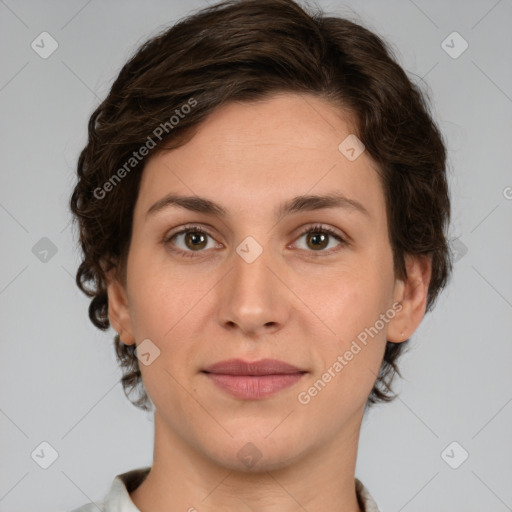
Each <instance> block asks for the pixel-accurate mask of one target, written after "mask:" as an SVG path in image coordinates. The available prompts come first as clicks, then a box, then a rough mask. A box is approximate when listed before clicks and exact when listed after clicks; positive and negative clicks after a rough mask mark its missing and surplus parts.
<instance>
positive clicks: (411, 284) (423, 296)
mask: <svg viewBox="0 0 512 512" xmlns="http://www.w3.org/2000/svg"><path fill="white" fill-rule="evenodd" d="M405 261H406V269H407V278H406V279H405V280H403V281H402V280H397V283H396V286H395V294H394V300H395V301H397V302H399V303H400V304H401V305H402V308H401V310H400V311H399V312H398V314H397V315H395V317H394V318H393V319H392V320H391V321H390V322H389V324H388V330H387V340H388V341H390V342H392V343H401V342H403V341H405V340H407V339H409V338H410V337H411V336H412V334H413V333H414V331H415V330H416V329H417V328H418V326H419V325H420V323H421V321H422V320H423V317H424V316H425V312H426V309H427V298H428V288H429V284H430V278H431V275H432V256H431V255H406V257H405Z"/></svg>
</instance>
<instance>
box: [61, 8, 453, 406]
mask: <svg viewBox="0 0 512 512" xmlns="http://www.w3.org/2000/svg"><path fill="white" fill-rule="evenodd" d="M278 92H291V93H299V94H301V93H307V94H313V95H316V96H317V97H321V98H324V99H326V100H328V101H330V102H331V103H332V104H333V106H338V107H340V108H342V109H344V110H346V111H348V112H350V113H351V114H353V115H354V119H355V120H356V127H355V131H354V133H355V134H356V135H357V137H359V139H361V141H362V142H363V143H364V145H365V147H366V151H367V152H368V153H369V155H370V156H371V157H372V158H373V159H374V161H375V162H376V163H377V164H378V167H379V177H380V179H381V182H382V185H383V189H384V193H385V198H386V205H387V215H388V231H389V239H390V244H391V247H392V250H393V259H394V270H395V275H396V276H397V277H398V278H402V279H403V278H405V277H406V268H405V260H404V256H405V255H406V254H411V255H430V256H431V257H432V275H431V281H430V285H429V289H428V297H427V311H428V310H430V309H432V306H433V304H434V301H435V299H436V297H437V295H438V293H439V292H440V290H441V289H442V288H443V287H444V286H445V284H446V282H447V279H448V277H449V275H450V271H451V267H452V263H451V259H450V252H449V247H448V243H447V239H446V236H445V230H446V229H447V227H448V223H449V216H450V201H449V193H448V185H447V179H446V169H445V166H446V150H445V145H444V143H443V139H442V135H441V133H440V131H439V130H438V128H437V126H436V124H435V123H434V121H433V120H432V118H431V115H430V113H429V108H428V104H427V101H426V99H425V95H424V93H422V92H421V91H420V90H419V88H418V86H417V85H415V84H414V83H412V82H411V81H410V80H409V78H408V77H407V75H406V73H405V72H404V70H403V69H402V68H401V67H400V65H399V64H398V63H397V61H396V59H395V58H394V57H393V54H392V52H391V50H390V49H389V48H388V46H387V44H386V43H385V42H384V41H383V40H382V39H381V38H380V37H378V36H377V35H376V34H375V33H373V32H372V31H370V30H368V29H366V28H364V27H363V26H361V25H360V24H357V23H355V22H352V21H349V20H347V19H343V18H340V17H330V16H327V15H325V14H324V13H322V12H320V11H317V12H307V11H306V10H305V9H304V8H302V7H301V6H299V5H298V4H297V3H295V2H294V1H292V0H229V1H225V2H222V3H220V4H217V5H214V6H211V7H208V8H206V9H203V10H201V11H199V12H197V13H195V14H194V15H192V16H189V17H187V18H185V19H183V20H182V21H180V22H179V23H177V24H176V25H174V26H172V27H171V28H168V29H166V30H165V31H163V32H162V33H160V34H158V35H157V36H155V37H153V38H151V39H150V40H148V41H147V42H146V43H145V44H143V45H142V46H141V47H140V48H139V49H138V50H137V51H136V53H135V54H134V55H133V57H131V58H130V60H129V61H128V62H127V63H126V64H125V65H124V67H123V68H122V70H121V71H120V73H119V76H118V77H117V79H116V80H115V82H114V83H113V85H112V88H111V90H110V92H109V94H108V96H107V98H106V99H105V100H104V101H103V102H102V103H101V104H100V105H99V106H98V107H97V108H96V110H95V111H94V113H93V114H92V116H91V118H90V120H89V128H88V132H89V139H88V142H87V145H86V146H85V148H84V149H83V150H82V152H81V154H80V157H79V160H78V169H77V174H78V182H77V184H76V187H75V189H74V191H73V194H72V197H71V201H70V205H71V210H72V213H73V215H74V217H75V221H77V222H78V226H79V236H80V243H81V248H82V252H83V259H82V262H81V264H80V266H79V268H78V271H77V274H76V282H77V284H78V286H79V287H80V289H81V290H82V291H83V292H84V293H85V294H87V295H88V296H89V297H91V298H92V300H91V302H90V306H89V317H90V319H91V321H92V322H93V324H94V325H95V326H97V327H98V328H100V329H107V328H108V327H109V319H108V297H107V292H106V272H107V271H108V270H109V269H115V270H116V271H117V273H118V275H119V276H122V279H123V281H125V279H126V274H125V264H126V259H127V255H128V250H129V246H130V238H131V230H132V217H133V210H134V206H135V201H136V199H137V194H138V188H139V183H140V179H141V176H142V172H143V168H144V164H145V162H146V161H147V160H148V158H150V156H151V155H154V154H155V153H156V152H157V151H159V150H162V149H168V148H175V147H178V146H180V145H182V144H184V143H186V142H187V141H188V140H190V138H191V137H193V134H194V128H197V126H198V125H199V123H201V121H203V120H204V119H205V118H206V117H207V116H208V115H209V114H211V113H212V112H213V111H214V110H215V109H217V108H218V107H220V106H221V105H223V104H226V103H227V102H230V101H253V100H257V99H263V98H265V97H267V96H269V95H271V94H272V93H278ZM184 105H189V106H192V105H193V108H188V109H185V108H184V107H183V106H184ZM185 113H186V115H185ZM181 114H183V115H181ZM173 117H174V120H173ZM157 127H161V128H160V131H159V130H158V129H157ZM164 129H165V132H166V133H165V136H162V135H163V131H164ZM155 132H156V133H157V134H159V137H157V136H156V134H155ZM160 132H162V133H160ZM155 138H158V140H157V141H155V140H154V139H155ZM150 139H151V141H152V142H153V144H154V146H155V149H154V150H152V152H151V155H149V156H148V155H146V156H144V157H141V156H140V154H139V153H137V151H138V150H140V148H142V147H143V146H144V145H146V147H149V141H150ZM340 142H341V141H340ZM135 153H137V155H138V157H137V161H135V160H133V159H134V154H135ZM127 162H131V164H133V165H131V164H130V166H131V168H128V167H127ZM122 169H124V171H122ZM121 178H122V183H119V181H120V180H121ZM109 184H110V185H109ZM407 341H408V340H407ZM407 341H406V342H403V343H391V342H387V345H386V350H385V355H384V360H383V363H382V366H381V368H380V372H379V375H378V378H377V380H376V382H375V385H374V387H373V389H372V392H371V394H370V396H369V399H368V404H372V403H376V402H378V401H390V400H392V399H393V398H394V397H395V396H392V395H391V394H388V392H389V391H391V388H390V384H391V381H392V379H393V377H394V374H395V373H398V374H400V372H399V370H398V367H397V364H396V361H397V358H398V356H399V355H400V353H401V352H402V350H403V348H404V345H405V343H407ZM115 349H116V355H117V358H118V361H119V363H120V365H121V367H122V369H123V377H122V384H123V389H124V392H125V394H126V396H127V397H128V398H129V399H130V400H131V401H132V403H133V404H134V405H136V406H137V407H140V408H142V409H145V410H149V408H150V403H149V400H148V396H147V394H146V392H145V389H144V386H143V383H142V379H141V373H140V369H139V365H138V360H137V357H136V353H135V345H130V346H127V345H124V344H123V343H122V342H121V341H120V339H119V337H118V336H116V337H115ZM133 392H137V394H138V395H139V396H138V398H137V399H132V398H131V397H130V395H131V394H132V393H133Z"/></svg>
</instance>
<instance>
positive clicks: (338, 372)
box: [108, 94, 429, 468]
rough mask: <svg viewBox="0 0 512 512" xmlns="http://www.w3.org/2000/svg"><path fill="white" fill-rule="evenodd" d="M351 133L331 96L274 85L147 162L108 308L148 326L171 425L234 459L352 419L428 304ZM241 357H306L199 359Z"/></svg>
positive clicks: (140, 335) (330, 438) (272, 460)
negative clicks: (402, 264)
mask: <svg viewBox="0 0 512 512" xmlns="http://www.w3.org/2000/svg"><path fill="white" fill-rule="evenodd" d="M351 133H353V128H352V127H351V125H350V122H349V119H348V118H347V117H346V116H344V115H343V114H342V112H341V110H339V109H336V108H335V107H334V106H333V105H332V104H330V103H327V102H326V101H325V100H322V99H319V98H316V97H313V96H299V95H293V94H286V95H277V96H273V97H271V98H268V99H266V100H265V101H259V102H257V103H232V104H229V105H227V106H223V107H222V108H219V109H218V110H216V111H215V112H214V113H213V114H212V115H211V116H210V117H209V118H208V119H207V120H206V121H205V122H203V123H202V124H201V126H200V127H199V130H198V132H197V134H196V135H195V136H194V137H193V138H192V139H191V141H190V142H188V143H187V144H185V145H184V146H182V147H180V148H178V149H176V150H172V151H169V152H166V153H161V154H158V155H155V156H154V157H153V158H151V159H150V160H149V161H148V162H147V164H146V166H145V169H144V172H143V176H142V181H141V186H140V191H139V195H138V199H137V202H136V206H135V210H134V216H133V233H132V240H131V246H130V250H129V255H128V261H127V273H126V284H125V285H121V284H120V283H118V282H116V281H112V282H111V283H110V284H109V288H108V291H109V313H110V318H111V322H112V324H113V326H114V327H115V328H116V330H118V331H119V332H120V334H121V338H122V339H123V342H124V343H128V344H129V343H136V344H137V345H139V344H140V343H141V342H143V340H150V342H148V341H145V343H146V345H145V346H144V347H145V348H144V350H141V351H142V352H144V351H146V352H147V353H148V354H149V355H147V356H146V358H147V361H148V362H149V363H150V364H147V365H146V364H140V367H141V372H142V377H143V381H144V386H145V388H146V391H147V393H148V394H149V396H150V398H151V400H152V402H153V404H154V405H155V409H156V410H155V414H156V415H157V416H158V419H159V424H160V425H163V426H164V427H163V428H164V429H165V434H164V433H161V435H165V436H167V437H168V438H169V439H172V440H174V442H179V443H182V444H183V445H186V446H188V447H189V448H191V449H192V450H194V451H195V453H198V454H201V455H203V456H204V457H206V458H208V459H209V460H210V461H214V462H215V463H218V464H219V465H222V466H224V467H227V468H242V467H243V465H244V464H245V465H246V466H247V463H246V462H245V461H244V457H243V456H241V455H240V454H242V455H244V454H245V455H246V454H247V453H248V455H250V456H256V457H261V459H260V462H259V464H260V465H259V467H260V468H261V467H266V468H276V467H278V466H280V465H284V464H287V463H288V462H289V461H292V460H298V458H300V457H304V456H306V455H308V454H311V453H314V452H315V450H317V451H318V450H319V449H320V448H322V447H325V446H328V445H330V446H334V445H336V443H339V442H341V440H342V439H348V438H352V437H353V436H355V435H356V433H357V432H358V429H359V426H360V422H361V418H362V413H363V410H364V406H365V403H366V400H367V397H368V395H369V393H370V391H371V389H372V387H373V384H374V382H375V379H376V376H377V374H378V371H379V367H380V364H381V361H382V358H383V354H384V349H385V345H386V340H390V341H394V342H397V343H398V342H400V341H402V339H403V338H402V332H404V338H405V337H409V336H410V334H411V331H412V330H414V329H415V328H416V326H417V325H418V323H419V321H420V320H421V317H422V316H423V313H424V306H425V295H426V286H427V285H428V278H429V275H428V268H426V269H425V267H421V266H420V265H419V264H416V263H414V262H412V263H410V264H409V271H410V276H411V283H413V285H414V286H413V287H411V288H409V283H408V282H402V281H400V280H397V279H396V278H395V275H394V272H393V256H392V251H391V246H390V242H389V239H388V228H387V218H386V205H385V198H384V193H383V189H382V186H381V183H380V181H379V178H378V175H377V171H376V168H375V165H374V163H373V162H372V160H371V158H370V157H369V155H368V154H367V152H365V151H364V152H363V153H361V154H360V156H359V157H358V158H356V159H355V160H353V161H351V160H350V159H349V158H347V156H346V154H347V153H345V154H344V153H343V152H342V151H341V150H340V149H339V148H338V146H339V145H340V143H341V142H342V141H343V140H344V139H345V138H346V137H347V136H349V135H350V134H351ZM348 154H349V155H350V153H348ZM350 156H352V155H350ZM171 196H173V198H171ZM301 196H306V197H304V198H303V199H302V200H301V199H296V198H300V197H301ZM309 196H320V197H323V198H324V199H316V200H315V199H312V198H311V197H309ZM325 196H329V198H330V199H329V200H326V199H325ZM183 197H189V198H192V200H190V199H189V200H183V199H182V200H180V198H183ZM334 198H337V199H334ZM418 285H420V286H418ZM398 302H401V304H397V303H398ZM158 351H159V354H158ZM157 354H158V355H157ZM231 359H241V360H243V361H245V362H255V361H260V360H263V359H274V360H278V361H281V362H284V363H287V364H288V365H292V366H293V367H294V368H295V370H291V371H292V373H287V374H285V373H286V372H287V371H289V369H288V370H283V368H279V367H276V366H275V365H274V366H272V365H270V368H269V367H267V368H266V369H265V368H263V370H261V371H262V372H263V373H265V372H266V373H267V375H266V376H259V377H255V376H254V371H253V370H254V368H253V367H248V368H245V369H246V370H248V371H246V372H245V373H246V374H247V373H252V374H253V376H247V375H245V376H241V375H240V373H244V372H243V371H239V370H241V368H240V367H238V366H236V365H235V364H228V365H227V366H228V367H229V368H228V369H226V368H224V369H223V370H222V369H221V370H219V371H218V372H219V373H216V374H214V373H206V372H205V370H206V369H207V368H209V367H211V366H212V365H214V364H215V363H218V362H221V361H226V360H231ZM230 369H231V370H233V369H235V370H236V371H234V373H237V372H238V375H237V376H234V375H227V374H226V373H229V370H230ZM247 443H252V444H251V445H247ZM246 445H247V446H246ZM244 446H245V448H244ZM338 446H339V444H338ZM241 449H242V451H241V452H240V450H241ZM243 450H245V452H244V451H243Z"/></svg>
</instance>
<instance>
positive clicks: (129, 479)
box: [71, 466, 379, 512]
mask: <svg viewBox="0 0 512 512" xmlns="http://www.w3.org/2000/svg"><path fill="white" fill-rule="evenodd" d="M150 469H151V467H150V466H148V467H144V468H138V469H132V470H131V471H128V472H126V473H122V474H120V475H117V476H116V477H115V478H114V481H113V482H112V485H111V486H110V490H109V491H108V493H107V495H106V496H105V499H104V500H103V502H101V503H97V504H94V503H88V504H87V505H83V506H81V507H80V508H77V509H75V510H72V511H71V512H100V511H101V512H140V510H139V509H138V508H137V507H136V506H135V504H134V503H133V501H132V500H131V499H130V492H132V491H134V490H135V489H136V488H137V487H138V486H139V485H140V484H141V483H142V482H143V481H144V479H145V478H146V476H147V475H148V473H149V470H150ZM355 481H356V494H357V498H358V500H359V505H360V507H361V508H362V509H363V511H364V512H379V508H378V507H377V504H376V503H375V501H373V498H372V497H371V496H370V493H369V492H368V490H367V489H366V487H365V486H364V485H363V484H362V483H361V482H360V481H359V480H358V479H357V478H356V479H355Z"/></svg>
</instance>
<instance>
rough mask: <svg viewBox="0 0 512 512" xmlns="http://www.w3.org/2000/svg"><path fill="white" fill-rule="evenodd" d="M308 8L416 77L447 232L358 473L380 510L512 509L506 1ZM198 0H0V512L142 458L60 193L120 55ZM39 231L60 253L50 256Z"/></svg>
mask: <svg viewBox="0 0 512 512" xmlns="http://www.w3.org/2000/svg"><path fill="white" fill-rule="evenodd" d="M318 4H319V5H320V6H321V7H323V8H325V9H327V10H329V11H331V12H334V13H338V14H341V15H346V16H348V17H350V18H351V19H353V20H356V21H357V20H360V21H361V22H362V23H363V24H365V25H366V26H367V27H369V28H371V29H373V30H375V31H376V32H378V33H379V34H380V35H382V36H383V37H384V38H386V39H387V40H388V41H390V42H391V43H392V45H393V47H394V48H395V50H396V51H397V52H398V57H399V60H400V62H401V64H402V65H403V66H404V67H405V68H406V70H407V71H408V72H409V75H410V77H411V78H412V79H413V80H414V81H416V82H418V81H421V80H422V78H423V81H424V83H423V88H424V90H425V89H428V90H429V94H430V96H431V98H432V101H433V104H434V115H435V116H436V118H437V120H438V123H439V125H440V127H441V129H442V131H443V132H444V133H445V135H446V138H447V141H448V145H449V159H450V167H449V172H450V182H451V187H452V198H453V208H454V212H453V222H452V227H451V236H452V237H453V238H458V242H456V243H455V244H454V249H455V250H456V254H457V263H456V265H455V271H454V276H453V279H452V281H451V284H450V285H449V287H448V289H447V290H445V292H444V293H443V295H442V296H441V298H440V300H439V302H438V304H437V307H436V309H435V311H434V312H433V313H432V314H429V315H428V316H427V317H426V318H425V320H424V322H423V324H422V325H421V327H420V329H419V330H418V331H417V333H416V335H415V336H414V337H413V340H412V342H411V344H412V347H411V349H410V350H409V352H408V353H407V354H406V355H405V356H404V358H403V359H402V368H403V375H404V379H403V380H397V381H396V384H395V386H396V389H398V390H401V395H400V398H398V399H397V400H395V402H393V403H391V404H388V405H383V406H379V407H376V408H374V409H373V410H371V411H370V413H369V415H368V416H367V417H366V419H365V421H364V422H363V429H362V434H361V442H360V449H359V458H358V464H357V472H356V475H357V476H358V477H359V478H360V479H361V480H362V481H363V483H365V485H366V486H367V487H368V488H369V490H370V492H371V493H372V495H373V496H374V498H375V499H376V501H377V502H378V503H379V505H380V507H381V509H382V511H383V512H386V511H397V512H398V511H402V510H403V511H405V512H407V511H416V512H419V511H432V510H436V511H439V512H441V511H451V512H454V511H455V512H457V511H460V512H462V511H464V512H473V511H474V512H476V511H483V510H485V511H497V512H500V511H506V510H512V435H511V433H512V428H511V426H512V372H511V362H512V344H511V334H510V333H511V330H512V315H511V313H512V272H511V265H510V263H511V261H512V241H511V236H510V235H511V233H512V229H511V228H512V199H511V197H512V188H510V187H512V172H511V169H512V167H511V163H512V150H511V147H512V145H511V144H510V140H511V133H512V58H511V57H512V32H511V30H510V27H511V26H512V2H511V0H501V1H496V0H485V1H484V0H482V1H472V2H463V1H450V2H446V1H431V2H427V1H426V0H415V1H412V0H394V1H390V0H388V1H382V0H379V1H377V0H376V1H364V2H356V1H352V2H339V1H334V0H332V1H320V0H319V2H318ZM205 5H206V3H205V2H204V1H200V0H194V1H188V2H186V1H172V2H171V1H156V0H153V1H150V2H141V1H139V2H136V1H128V2H127V1H124V2H121V1H120V0H116V1H110V2H100V1H99V0H92V1H84V0H73V1H69V0H68V1H66V2H64V1H59V2H56V1H46V2H44V3H43V2H35V1H24V2H22V1H17V2H15V1H14V0H5V1H0V34H1V38H2V45H1V54H2V65H1V71H0V106H1V109H2V110H1V112H2V116H1V118H0V124H1V134H2V135H1V139H0V140H1V147H2V151H1V152H0V160H1V187H0V225H1V229H2V265H1V269H0V311H1V317H2V318H1V322H0V335H1V352H2V356H1V358H0V379H1V380H0V389H1V395H0V431H1V436H0V460H1V468H0V511H10V512H17V511H29V510H36V509H37V510H38V511H40V512H46V511H48V512H49V511H56V510H69V509H71V508H74V507H76V506H78V505H81V504H83V503H85V502H88V501H92V500H100V499H102V498H103V496H104V495H105V493H106V492H107V490H108V488H109V486H110V484H111V481H112V479H113V478H114V476H115V475H116V474H118V473H121V472H124V471H128V470H130V469H133V468H136V467H141V466H143V465H149V464H150V463H151V460H152V446H153V445H152V441H153V424H152V421H151V416H150V415H149V414H145V413H144V412H142V411H139V410H138V409H136V408H135V407H133V406H132V405H131V404H130V403H129V402H128V400H127V399H126V398H125V397H124V395H123V392H122V388H121V385H120V383H119V378H120V375H121V373H120V371H119V370H118V369H117V366H116V362H115V358H114V352H113V346H112V341H111V338H112V331H110V332H108V333H103V332H100V331H97V330H96V329H95V328H94V327H93V326H92V324H90V322H89V320H88V317H87V306H88V300H87V299H86V298H85V297H84V296H82V294H81V293H80V292H79V291H78V289H77V288H76V286H75V283H74V273H75V271H76V267H77V264H78V261H79V260H78V250H77V248H76V246H75V242H74V233H73V231H72V229H71V227H70V224H69V222H70V215H69V213H68V210H67V201H68V198H69V194H70V192H71V189H72V186H73V183H74V179H75V178H74V175H75V165H76V160H77V157H78V153H79V151H80V149H81V148H82V147H83V145H84V144H85V142H86V124H87V121H88V117H89V116H90V114H91V113H92V110H93V108H94V107H95V106H96V105H97V104H98V102H99V101H100V100H101V99H102V98H104V97H105V95H106V93H107V91H108V88H109V86H110V85H111V83H112V81H113V79H114V77H115V76H116V75H117V73H118V71H119V70H120V67H121V65H122V64H123V63H124V62H125V61H126V59H127V58H128V57H129V56H130V55H131V53H132V51H133V50H134V49H135V48H136V47H137V46H138V45H139V44H141V43H142V42H143V41H144V40H145V39H146V38H147V37H149V36H150V35H152V34H155V33H156V32H157V31H159V30H160V29H161V28H163V27H164V26H166V25H169V24H171V23H172V22H173V21H175V20H176V19H178V18H180V17H182V16H184V15H186V14H187V13H190V12H191V10H193V9H196V8H199V7H203V6H205ZM43 31H47V32H49V33H50V34H51V35H52V37H53V38H54V39H55V40H56V41H57V42H58V45H59V46H58V48H57V50H56V51H55V52H54V53H53V54H52V55H51V56H50V57H48V58H47V59H43V58H41V57H40V56H39V54H38V53H36V52H35V51H34V50H33V49H32V48H31V43H32V41H34V40H36V42H37V41H38V40H39V41H40V39H37V38H38V36H39V34H40V33H41V32H43ZM453 31H457V32H458V33H459V34H460V35H461V36H462V37H463V38H464V39H465V40H466V41H467V42H468V44H469V47H468V49H467V50H466V51H465V52H464V53H462V54H461V55H460V56H458V57H457V58H452V57H451V56H450V55H448V53H447V52H446V51H445V49H444V48H443V46H442V42H443V41H444V40H445V39H446V38H447V36H449V35H450V34H451V33H452V32H453ZM448 41H449V43H448V44H449V45H450V46H453V47H454V48H453V49H452V52H453V51H457V50H460V49H461V41H460V40H457V39H455V40H454V42H453V43H451V39H450V38H449V39H448ZM47 43H48V41H47ZM45 47H46V48H48V47H49V45H48V44H46V45H45ZM507 187H509V188H507ZM43 237H47V238H48V239H49V240H51V242H52V243H53V244H54V245H55V247H56V249H57V252H56V253H55V254H52V252H51V251H50V252H49V253H48V254H47V255H46V261H41V259H40V258H44V257H43V254H42V253H41V250H42V249H41V247H42V248H43V249H44V247H45V244H47V245H48V241H43V242H39V241H40V239H41V238H43ZM37 243H39V244H40V245H36V244H37ZM41 244H42V245H41ZM34 246H36V249H34V251H33V247H34ZM34 252H35V253H36V254H34ZM43 441H46V442H48V443H50V445H51V446H52V447H53V448H54V449H55V450H56V451H57V453H58V458H57V460H56V461H55V462H54V463H53V464H52V465H51V466H50V467H49V468H48V469H42V468H41V467H40V466H39V465H38V464H37V463H36V462H35V460H33V458H32V457H31V454H32V453H33V451H34V450H35V449H36V448H37V447H39V445H40V443H41V442H43ZM453 441H456V442H457V443H458V444H459V445H460V447H462V448H459V447H458V446H456V448H455V449H454V451H451V449H449V450H448V455H449V460H450V461H451V463H452V464H455V463H457V461H459V462H460V460H461V459H460V457H461V453H462V451H461V450H462V449H464V450H466V451H467V452H468V453H469V458H468V459H467V460H466V461H465V462H464V463H463V464H462V465H460V466H459V467H458V469H452V468H451V467H450V466H449V465H448V464H447V463H446V462H445V460H444V459H443V457H442V453H443V452H444V450H445V448H446V447H447V446H448V445H449V444H450V443H452V442H453ZM43 451H44V450H43ZM44 453H45V457H48V454H49V451H48V450H46V451H45V452H44ZM444 453H445V456H444V458H445V459H447V456H446V452H444ZM447 460H448V459H447Z"/></svg>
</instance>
